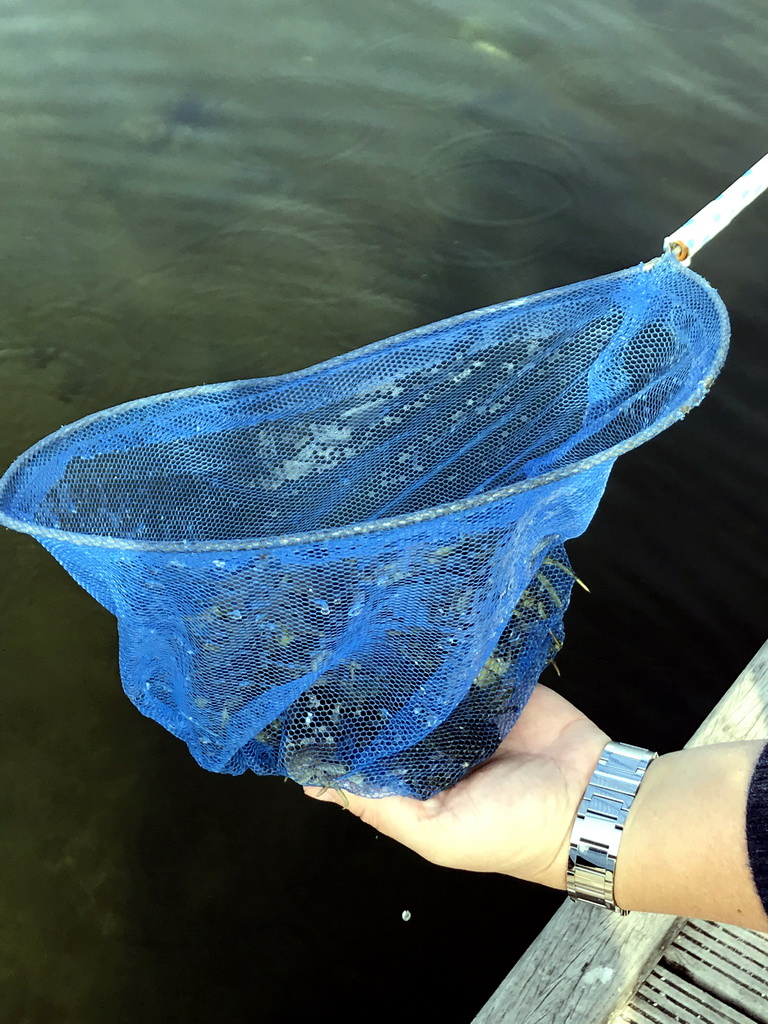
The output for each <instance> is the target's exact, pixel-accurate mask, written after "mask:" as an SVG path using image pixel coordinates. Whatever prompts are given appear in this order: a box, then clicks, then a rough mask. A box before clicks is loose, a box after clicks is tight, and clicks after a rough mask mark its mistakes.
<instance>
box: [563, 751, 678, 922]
mask: <svg viewBox="0 0 768 1024" xmlns="http://www.w3.org/2000/svg"><path fill="white" fill-rule="evenodd" d="M656 757H658V754H656V753H654V752H653V751H651V750H646V749H645V748H643V747H633V746H630V745H629V744H628V743H607V744H606V746H605V749H604V750H603V752H602V754H601V755H600V760H599V761H598V763H597V767H596V768H595V770H594V773H593V774H592V778H591V779H590V780H589V784H588V786H587V789H586V792H585V793H584V797H583V799H582V801H581V804H580V805H579V809H578V811H577V812H576V820H575V821H574V823H573V831H572V832H571V842H570V851H569V856H568V874H567V883H566V884H567V888H568V895H569V896H570V897H571V899H572V900H581V901H584V902H586V903H592V904H593V905H595V906H598V907H605V909H606V910H612V911H614V912H615V913H617V914H622V915H625V914H628V913H629V911H628V910H621V908H619V907H617V906H616V901H615V900H614V896H613V882H614V872H615V870H616V857H617V856H618V852H619V844H620V842H621V837H622V834H623V831H624V823H625V822H626V820H627V814H628V813H629V809H630V807H631V806H632V801H633V800H634V799H635V795H636V794H637V791H638V789H639V788H640V783H641V782H642V781H643V776H644V775H645V772H646V769H647V768H648V765H649V764H650V763H651V761H653V760H654V759H655V758H656Z"/></svg>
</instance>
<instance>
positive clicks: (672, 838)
mask: <svg viewBox="0 0 768 1024" xmlns="http://www.w3.org/2000/svg"><path fill="white" fill-rule="evenodd" d="M764 746H765V741H756V742H744V743H719V744H716V745H713V746H706V747H692V748H688V749H686V750H680V751H676V752H674V753H672V754H665V755H663V756H662V757H660V758H658V759H657V760H656V761H654V762H653V764H651V765H650V767H649V768H648V771H647V773H646V777H645V779H644V781H643V783H642V785H641V786H640V789H639V791H638V794H637V797H636V798H635V801H634V803H633V805H632V808H631V810H630V812H629V816H628V818H627V823H626V826H625V829H624V835H623V837H622V841H621V848H620V851H619V857H618V861H617V865H616V881H615V895H616V902H617V903H618V905H619V906H620V907H622V908H624V909H626V910H647V911H654V912H657V913H667V914H677V915H680V916H683V917H695V918H704V919H712V920H715V921H721V922H724V923H731V924H738V925H741V926H743V927H745V928H754V929H759V930H761V931H768V917H766V915H765V912H764V910H763V907H762V903H761V901H760V897H759V896H758V894H757V890H756V889H755V885H754V882H753V880H752V872H751V870H750V866H749V857H748V852H747V840H746V829H745V823H746V805H747V793H748V790H749V783H750V779H751V776H752V771H753V769H754V765H755V762H756V761H757V758H758V756H759V754H760V752H761V750H762V748H763V747H764Z"/></svg>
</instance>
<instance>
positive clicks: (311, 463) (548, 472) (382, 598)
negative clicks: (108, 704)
mask: <svg viewBox="0 0 768 1024" xmlns="http://www.w3.org/2000/svg"><path fill="white" fill-rule="evenodd" d="M727 336H728V326H727V316H726V314H725V310H724V307H723V304H722V302H721V301H720V299H719V297H718V296H717V293H716V292H714V290H713V289H712V288H711V287H710V286H709V285H708V284H707V283H706V282H705V281H703V279H702V278H700V277H698V276H697V275H696V274H694V273H693V272H691V271H690V270H687V269H685V268H683V267H681V266H680V265H679V264H678V263H677V261H675V260H674V259H673V258H672V257H663V258H661V259H659V260H657V261H654V262H653V264H651V265H646V266H638V267H635V268H632V269H630V270H625V271H622V272H620V273H617V274H612V275H609V276H607V277H602V278H596V279H593V280H590V281H586V282H582V283H580V284H577V285H572V286H569V287H567V288H562V289H558V290H556V291H552V292H546V293H542V294H540V295H534V296H529V297H527V298H525V299H521V300H516V301H513V302H509V303H504V304H501V305H497V306H493V307H489V308H487V309H483V310H478V311H475V312H472V313H468V314H466V315H462V316H459V317H455V318H453V319H450V320H447V321H443V322H440V323H436V324H432V325H429V326H427V327H423V328H420V329H418V330H415V331H411V332H408V333H406V334H402V335H398V336H396V337H394V338H391V339H388V340H386V341H382V342H378V343H376V344H374V345H370V346H367V347H365V348H362V349H359V350H357V351H355V352H352V353H349V354H347V355H344V356H341V357H339V358H337V359H334V360H331V361H330V362H326V363H323V364H320V365H318V366H314V367H311V368H309V369H307V370H303V371H300V372H298V373H293V374H289V375H286V376H283V377H274V378H265V379H258V380H248V381H238V382H235V383H228V384H221V385H212V386H204V387H197V388H191V389H187V390H184V391H179V392H174V393H171V394H166V395H159V396H155V397H152V398H147V399H142V400H141V401H136V402H131V403H129V404H127V405H123V406H119V407H117V408H115V409H111V410H107V411H105V412H101V413H98V414H96V415H93V416H90V417H88V418H86V419H84V420H81V421H79V422H77V423H74V424H71V425H69V426H67V427H63V428H62V429H61V430H59V431H57V432H56V433H54V434H52V435H51V436H50V437H48V438H46V439H45V440H43V441H41V442H39V443H38V444H37V445H35V446H34V447H33V448H31V449H30V450H29V451H28V452H26V453H25V454H24V455H22V456H21V457H20V458H19V459H17V461H16V462H15V463H14V464H13V465H12V466H11V468H10V469H9V470H8V472H7V473H6V474H5V476H4V477H3V479H2V481H1V482H0V522H2V523H4V524H5V525H6V526H9V527H11V528H13V529H16V530H20V531H22V532H27V533H30V534H32V535H33V536H35V537H36V538H37V539H38V540H39V541H40V542H41V543H42V544H43V545H44V546H45V547H46V548H47V549H48V550H49V551H50V552H51V553H52V554H53V555H54V556H55V557H56V558H57V559H58V561H59V562H60V563H61V564H62V565H63V566H64V567H65V568H66V569H67V570H68V571H69V572H70V573H71V574H72V576H73V577H74V578H75V579H76V580H77V581H78V582H79V583H80V584H81V585H82V586H83V587H84V588H85V589H86V590H87V591H89V592H90V593H91V594H92V595H93V596H94V597H95V598H96V599H97V600H98V601H100V602H101V603H102V604H103V605H104V606H106V607H107V608H108V609H109V610H110V611H111V612H113V614H114V615H115V616H116V617H117V620H118V626H119V635H120V668H121V676H122V680H123V684H124V687H125V691H126V693H127V694H128V696H129V697H130V699H131V700H132V701H133V702H134V704H135V705H136V706H137V707H138V708H139V709H140V710H141V711H142V712H143V713H144V714H146V715H148V716H150V717H151V718H153V719H155V720H156V721H158V722H159V723H161V724H162V725H163V726H165V728H166V729H168V730H170V731H171V732H172V733H173V734H174V735H176V736H178V737H179V738H180V739H182V740H184V742H185V743H186V744H187V745H188V747H189V749H190V751H191V752H192V754H193V755H194V757H195V758H196V759H197V761H198V762H199V763H200V764H201V765H202V766H203V767H205V768H207V769H210V770H212V771H218V772H229V773H240V772H243V771H246V770H249V769H250V770H252V771H255V772H258V773H260V774H277V775H284V776H287V777H290V778H292V779H294V780H296V781H297V782H299V783H301V784H305V785H307V784H316V785H321V786H334V787H340V788H343V789H347V790H349V791H352V792H357V793H360V794H363V795H367V796H382V795H387V794H403V795H407V796H415V797H418V798H426V797H429V796H431V795H432V794H434V793H436V792H438V791H440V790H442V789H444V788H446V787H448V786H450V785H452V784H453V783H455V782H456V781H458V780H459V779H460V778H461V777H462V776H463V775H464V774H465V773H466V772H467V771H468V770H469V769H470V768H472V767H473V766H474V765H476V764H478V763H479V762H481V761H483V760H485V759H487V758H488V757H489V756H490V755H491V754H492V753H493V752H494V751H495V750H496V748H497V747H498V745H499V743H500V741H501V740H502V739H503V737H504V736H505V735H506V733H507V732H508V731H509V729H510V728H511V727H512V725H513V724H514V722H515V720H516V719H517V717H518V715H519V714H520V711H521V710H522V708H523V707H524V705H525V703H526V701H527V700H528V698H529V696H530V694H531V692H532V690H533V687H534V686H535V684H536V681H537V680H538V678H539V676H540V674H541V672H542V670H543V669H544V668H545V667H546V665H547V663H548V662H549V661H551V660H552V659H553V658H554V656H555V655H556V653H557V651H558V649H559V648H560V646H561V644H562V641H563V614H564V612H565V609H566V607H567V605H568V600H569V596H570V593H571V588H572V585H573V582H574V575H573V572H572V570H571V568H570V566H569V563H568V559H567V556H566V553H565V550H564V548H563V542H564V541H565V540H567V539H568V538H571V537H574V536H576V535H578V534H580V533H581V532H582V531H583V530H584V529H585V528H586V526H587V525H588V523H589V521H590V519H591V517H592V515H593V514H594V511H595V509H596V507H597V504H598V502H599V500H600V497H601V495H602V492H603V489H604V487H605V484H606V481H607V477H608V474H609V472H610V469H611V466H612V464H613V462H614V460H615V459H616V457H617V456H618V455H620V454H621V453H622V452H624V451H627V450H628V449H630V448H632V447H635V446H636V445H638V444H640V443H641V442H642V441H644V440H646V439H647V438H649V437H650V436H652V435H654V434H656V433H658V432H659V431H660V430H662V429H664V428H665V427H666V426H667V425H668V424H670V423H671V422H672V421H674V420H675V419H678V418H680V417H681V416H682V415H683V414H684V413H685V412H686V411H687V410H688V409H689V408H690V407H691V406H692V405H694V404H696V403H697V402H698V401H700V400H701V398H702V397H703V396H704V394H705V392H706V389H707V387H708V386H709V384H710V382H711V381H712V379H713V377H714V376H715V375H716V373H717V371H718V369H719V367H720V364H721V363H722V360H723V358H724V354H725V350H726V347H727Z"/></svg>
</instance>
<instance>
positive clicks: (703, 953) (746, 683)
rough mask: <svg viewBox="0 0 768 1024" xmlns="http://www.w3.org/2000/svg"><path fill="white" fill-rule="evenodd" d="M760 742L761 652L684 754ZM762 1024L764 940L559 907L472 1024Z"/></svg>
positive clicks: (674, 920) (767, 655) (767, 661)
mask: <svg viewBox="0 0 768 1024" xmlns="http://www.w3.org/2000/svg"><path fill="white" fill-rule="evenodd" d="M763 738H767V739H768V643H766V644H764V646H763V647H762V648H761V649H760V651H759V652H758V653H757V655H755V657H754V658H753V659H752V661H751V662H750V663H749V665H748V666H747V667H746V669H745V670H744V671H743V672H742V674H741V675H740V676H739V678H738V679H737V680H736V682H735V683H734V684H733V686H732V687H731V688H730V690H728V692H727V693H726V694H725V696H724V697H723V699H722V700H721V701H720V703H719V704H718V705H717V707H716V708H715V709H714V711H713V712H712V714H711V715H710V716H709V717H708V718H707V719H706V720H705V721H704V723H703V724H702V726H701V727H700V728H699V729H698V730H697V732H696V733H695V735H694V736H693V737H692V739H691V740H690V742H689V743H688V744H687V746H689V747H690V746H702V745H704V744H707V743H718V742H729V741H734V740H748V739H763ZM694 1022H695V1024H755V1022H758V1024H768V934H764V933H762V932H753V931H748V930H747V929H744V928H737V927H733V926H730V925H721V924H713V923H711V922H706V921H694V920H688V919H686V918H678V917H668V916H666V915H662V914H644V913H639V912H637V911H635V912H633V913H631V914H630V915H629V916H628V917H620V916H619V915H618V914H609V913H607V912H606V911H604V910H601V909H600V908H597V907H590V906H588V905H587V904H584V903H573V902H571V901H570V900H566V901H565V903H564V904H563V906H562V907H561V908H560V910H558V912H557V913H556V914H555V915H554V917H553V918H552V920H551V921H550V922H549V924H548V925H547V926H546V928H544V930H543V931H542V933H541V934H540V935H539V937H538V938H537V939H536V940H535V942H534V943H533V944H532V945H531V946H530V947H529V948H528V950H527V952H526V953H525V954H524V956H523V957H522V958H521V959H520V961H519V962H518V963H517V964H516V965H515V967H514V968H513V969H512V971H511V972H510V973H509V975H507V977H506V978H505V979H504V981H503V982H502V984H501V985H500V986H499V988H498V989H497V990H496V992H495V993H494V994H493V996H492V997H491V999H490V1000H489V1001H488V1002H487V1003H486V1005H485V1006H484V1007H483V1009H482V1010H481V1011H480V1013H479V1014H478V1016H477V1017H476V1018H475V1020H474V1024H694Z"/></svg>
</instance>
